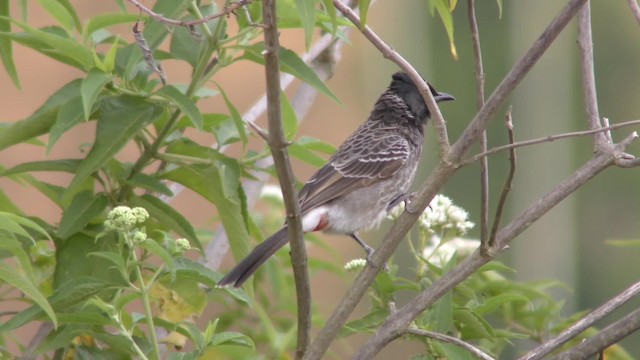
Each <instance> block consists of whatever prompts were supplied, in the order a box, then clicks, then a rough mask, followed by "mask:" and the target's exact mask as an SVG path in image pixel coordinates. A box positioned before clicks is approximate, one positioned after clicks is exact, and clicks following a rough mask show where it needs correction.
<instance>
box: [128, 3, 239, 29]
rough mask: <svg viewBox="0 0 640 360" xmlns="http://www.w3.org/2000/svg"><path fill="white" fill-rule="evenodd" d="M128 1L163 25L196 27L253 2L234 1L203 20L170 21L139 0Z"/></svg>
mask: <svg viewBox="0 0 640 360" xmlns="http://www.w3.org/2000/svg"><path fill="white" fill-rule="evenodd" d="M128 1H129V2H130V3H131V4H132V5H133V6H135V7H137V8H138V10H140V11H141V12H143V13H145V14H147V15H148V16H149V17H150V18H152V19H153V20H155V21H158V22H161V23H163V24H166V25H173V26H194V25H198V24H204V23H207V22H209V21H211V20H214V19H217V18H219V17H223V16H228V15H229V14H231V13H232V12H234V11H236V10H238V9H239V8H241V7H243V6H245V5H247V4H249V3H250V2H251V0H238V1H233V2H231V4H229V6H227V7H225V8H224V10H223V11H221V12H219V13H217V14H213V15H209V16H205V17H203V18H202V19H196V20H175V19H170V18H168V17H165V16H163V15H162V14H158V13H155V12H153V10H151V9H149V8H148V7H146V6H144V5H142V4H141V3H140V1H138V0H128Z"/></svg>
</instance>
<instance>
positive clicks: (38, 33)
mask: <svg viewBox="0 0 640 360" xmlns="http://www.w3.org/2000/svg"><path fill="white" fill-rule="evenodd" d="M11 22H13V23H14V24H16V25H17V26H18V27H20V28H21V29H22V30H24V31H25V33H24V34H2V35H3V36H11V37H13V38H14V39H15V40H16V41H19V42H21V43H22V44H24V45H25V46H28V47H30V48H32V49H33V50H35V51H38V52H40V53H42V54H44V55H47V56H49V57H51V58H54V59H56V60H58V61H62V62H64V63H66V64H68V65H71V66H74V67H77V68H79V69H81V70H85V71H86V70H89V69H91V68H92V67H93V54H92V53H91V49H89V48H87V47H86V46H84V45H82V44H80V43H78V42H77V41H75V40H73V39H71V38H65V37H62V36H60V35H58V34H54V33H52V32H48V31H44V30H39V29H36V28H34V27H31V26H29V25H28V24H26V23H23V22H21V21H18V20H16V19H11ZM43 45H44V46H43ZM52 53H55V54H57V55H58V56H56V57H54V56H51V55H52Z"/></svg>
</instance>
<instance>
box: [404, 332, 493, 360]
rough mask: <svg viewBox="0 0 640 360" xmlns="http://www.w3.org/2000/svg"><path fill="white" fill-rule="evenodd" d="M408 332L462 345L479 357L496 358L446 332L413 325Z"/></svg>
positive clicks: (486, 359)
mask: <svg viewBox="0 0 640 360" xmlns="http://www.w3.org/2000/svg"><path fill="white" fill-rule="evenodd" d="M407 334H411V335H416V336H422V337H427V338H430V339H434V340H438V341H440V342H443V343H447V344H453V345H455V346H458V347H461V348H463V349H465V350H467V351H468V352H469V353H470V354H471V355H473V356H475V357H477V358H478V359H482V360H494V358H492V357H491V356H489V355H488V354H487V353H485V352H484V351H482V350H480V349H478V348H477V347H475V346H473V345H471V344H469V343H468V342H466V341H462V340H460V339H458V338H457V337H453V336H449V335H445V334H440V333H437V332H433V331H428V330H422V329H416V328H413V327H411V328H409V329H407Z"/></svg>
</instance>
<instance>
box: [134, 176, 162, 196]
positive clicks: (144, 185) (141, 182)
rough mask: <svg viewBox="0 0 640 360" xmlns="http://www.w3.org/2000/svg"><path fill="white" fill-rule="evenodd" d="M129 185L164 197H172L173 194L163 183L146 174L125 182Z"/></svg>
mask: <svg viewBox="0 0 640 360" xmlns="http://www.w3.org/2000/svg"><path fill="white" fill-rule="evenodd" d="M125 182H126V183H127V184H128V185H131V186H134V187H139V188H141V189H145V190H149V191H153V192H156V193H159V194H162V195H166V196H172V195H173V192H172V191H171V189H169V188H168V187H167V186H166V185H165V184H163V183H162V181H160V180H158V179H157V178H155V177H153V176H151V175H147V174H144V173H138V174H135V175H133V176H132V177H131V178H130V179H127V180H125Z"/></svg>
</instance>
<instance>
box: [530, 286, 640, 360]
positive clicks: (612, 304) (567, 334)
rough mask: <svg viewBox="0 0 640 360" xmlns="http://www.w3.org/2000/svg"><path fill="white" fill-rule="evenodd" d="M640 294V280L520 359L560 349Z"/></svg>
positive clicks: (537, 357)
mask: <svg viewBox="0 0 640 360" xmlns="http://www.w3.org/2000/svg"><path fill="white" fill-rule="evenodd" d="M638 294H640V282H637V283H635V284H633V285H631V286H630V287H628V288H627V289H626V290H625V291H623V292H622V293H620V294H618V295H617V296H615V297H613V298H612V299H611V300H609V301H607V302H606V303H604V304H603V305H601V306H600V307H599V308H597V309H595V310H594V311H592V312H591V313H589V314H588V315H587V316H585V317H583V318H582V319H580V320H578V321H577V322H576V323H575V324H573V325H571V326H570V327H568V328H567V329H565V330H564V331H562V332H561V333H560V334H559V335H558V336H556V337H555V338H553V339H551V340H549V341H547V342H546V343H544V344H542V345H540V346H538V347H536V348H535V349H533V350H531V351H529V352H528V353H527V354H525V355H524V356H522V357H520V358H519V359H518V360H541V359H543V358H544V357H545V356H547V355H549V354H551V352H553V351H554V350H556V349H558V348H559V347H560V346H562V345H563V344H565V343H566V342H567V341H569V340H571V339H573V338H575V337H576V336H578V335H580V334H581V333H582V332H584V331H585V330H587V329H588V328H589V327H590V326H593V324H594V323H596V322H597V321H598V320H600V319H602V318H604V317H605V316H607V315H609V314H611V313H612V312H613V311H614V310H616V309H617V308H619V307H620V306H622V305H624V304H626V303H627V302H628V301H629V300H631V299H632V298H633V297H635V296H637V295H638Z"/></svg>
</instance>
